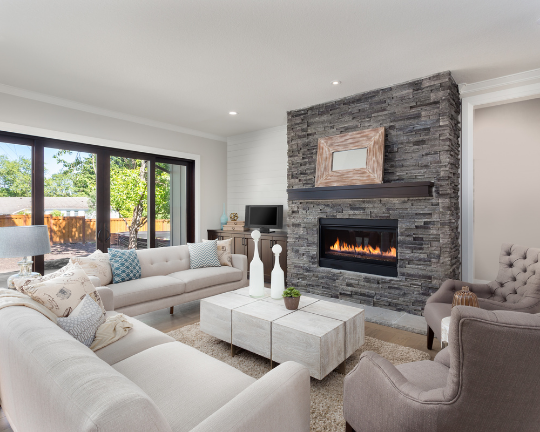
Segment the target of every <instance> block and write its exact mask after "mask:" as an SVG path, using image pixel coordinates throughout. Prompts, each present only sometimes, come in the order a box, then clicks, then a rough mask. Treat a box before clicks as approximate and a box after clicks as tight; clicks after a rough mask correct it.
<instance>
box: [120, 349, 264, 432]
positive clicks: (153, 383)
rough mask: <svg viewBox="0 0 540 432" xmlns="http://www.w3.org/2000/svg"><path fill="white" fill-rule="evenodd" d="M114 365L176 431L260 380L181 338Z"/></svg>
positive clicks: (222, 404)
mask: <svg viewBox="0 0 540 432" xmlns="http://www.w3.org/2000/svg"><path fill="white" fill-rule="evenodd" d="M113 368H114V369H116V370H117V371H118V372H120V373H121V374H123V375H125V376H126V377H127V378H128V379H130V380H131V381H133V382H134V383H135V384H136V385H138V386H139V387H140V388H141V389H142V390H143V391H144V392H145V393H146V394H147V395H148V396H150V398H151V399H152V400H153V401H154V402H155V404H156V405H157V407H158V408H159V409H160V411H161V413H162V414H163V415H164V416H165V418H166V419H167V421H168V422H169V425H170V426H171V429H172V430H173V431H175V432H184V431H190V430H191V429H193V428H194V427H195V426H197V425H198V424H199V423H201V422H202V421H203V420H205V419H206V418H207V417H208V416H210V415H211V414H213V413H214V412H216V411H217V410H218V409H220V408H221V407H222V406H224V405H225V404H226V403H227V402H229V401H230V400H231V399H233V398H234V397H235V396H236V395H238V394H239V393H241V392H242V391H243V390H245V389H246V388H247V387H249V386H250V385H251V384H253V383H254V382H255V381H256V380H255V379H254V378H251V377H249V376H247V375H245V374H244V373H242V372H240V371H239V370H237V369H235V368H233V367H232V366H229V365H227V364H225V363H223V362H220V361H219V360H216V359H214V358H212V357H210V356H208V355H206V354H204V353H202V352H200V351H198V350H196V349H195V348H192V347H190V346H187V345H184V344H182V343H180V342H171V343H166V344H162V345H158V346H155V347H153V348H150V349H147V350H145V351H143V352H141V353H139V354H135V355H134V356H131V357H129V358H127V359H126V360H123V361H121V362H119V363H117V364H115V365H114V366H113ZM224 429H226V427H224Z"/></svg>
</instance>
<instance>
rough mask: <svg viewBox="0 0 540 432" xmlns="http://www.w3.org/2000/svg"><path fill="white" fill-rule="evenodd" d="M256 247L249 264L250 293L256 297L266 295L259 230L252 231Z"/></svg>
mask: <svg viewBox="0 0 540 432" xmlns="http://www.w3.org/2000/svg"><path fill="white" fill-rule="evenodd" d="M251 238H252V239H253V243H255V249H254V250H253V260H252V261H251V263H250V264H249V295H250V297H254V298H261V297H263V296H264V266H263V263H262V261H261V257H260V256H259V239H260V238H261V233H260V232H259V231H257V230H255V231H253V232H252V233H251Z"/></svg>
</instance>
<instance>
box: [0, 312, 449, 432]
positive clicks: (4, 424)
mask: <svg viewBox="0 0 540 432" xmlns="http://www.w3.org/2000/svg"><path fill="white" fill-rule="evenodd" d="M199 318H200V309H199V301H194V302H191V303H186V304H183V305H180V306H175V307H174V314H173V315H171V314H170V313H169V309H168V308H167V309H162V310H159V311H156V312H150V313H147V314H144V315H139V316H138V317H137V319H138V320H139V321H142V322H144V323H145V324H147V325H149V326H151V327H154V328H155V329H157V330H160V331H162V332H164V333H168V332H170V331H173V330H176V329H178V328H180V327H184V326H186V325H190V324H194V323H196V322H198V321H199ZM366 336H371V337H374V338H377V339H380V340H383V341H385V342H391V343H395V344H398V345H403V346H407V347H410V348H416V349H418V350H420V351H423V352H427V353H428V354H430V356H431V359H433V358H434V357H435V355H436V354H437V353H438V352H439V351H440V350H441V344H440V342H439V341H438V340H437V339H435V340H434V342H433V350H432V351H430V350H428V349H427V348H426V336H425V335H419V334H416V333H411V332H408V331H404V330H398V329H395V328H391V327H386V326H382V325H379V324H374V323H369V322H366ZM0 432H13V430H12V429H11V427H10V426H9V423H8V421H7V418H6V416H5V413H4V411H3V410H2V407H0Z"/></svg>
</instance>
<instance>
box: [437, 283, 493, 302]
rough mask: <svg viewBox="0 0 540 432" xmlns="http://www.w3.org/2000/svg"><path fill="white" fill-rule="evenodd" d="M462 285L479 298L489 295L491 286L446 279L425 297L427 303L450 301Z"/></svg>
mask: <svg viewBox="0 0 540 432" xmlns="http://www.w3.org/2000/svg"><path fill="white" fill-rule="evenodd" d="M464 286H468V287H469V288H470V290H471V291H472V292H473V293H475V294H476V295H477V297H479V298H487V297H489V296H490V295H491V288H490V287H489V285H487V284H473V283H469V282H463V281H458V280H452V279H448V280H447V281H445V282H444V283H443V284H442V285H441V287H440V288H439V289H438V290H437V292H435V293H434V294H433V295H432V296H431V297H429V298H428V299H427V303H452V299H453V298H454V293H455V292H456V291H460V290H461V289H462V288H463V287H464Z"/></svg>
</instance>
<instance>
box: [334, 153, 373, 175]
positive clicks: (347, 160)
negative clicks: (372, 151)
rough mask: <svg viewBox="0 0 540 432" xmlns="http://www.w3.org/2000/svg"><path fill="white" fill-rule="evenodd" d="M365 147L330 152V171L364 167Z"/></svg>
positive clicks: (365, 158)
mask: <svg viewBox="0 0 540 432" xmlns="http://www.w3.org/2000/svg"><path fill="white" fill-rule="evenodd" d="M366 160H367V148H361V149H354V150H343V151H337V152H334V153H332V171H341V170H347V169H360V168H365V167H366Z"/></svg>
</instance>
